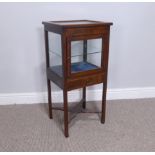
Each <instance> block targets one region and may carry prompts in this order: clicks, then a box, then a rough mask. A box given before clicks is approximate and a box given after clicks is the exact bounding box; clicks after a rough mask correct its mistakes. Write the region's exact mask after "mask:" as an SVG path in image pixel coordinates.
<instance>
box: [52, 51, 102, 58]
mask: <svg viewBox="0 0 155 155" xmlns="http://www.w3.org/2000/svg"><path fill="white" fill-rule="evenodd" d="M49 52H50V53H53V54H55V55H57V56H59V57H61V54H60V52H55V51H52V50H49ZM97 53H101V52H100V51H96V52H89V53H87V54H97ZM87 54H83V53H82V52H78V53H77V54H75V55H72V56H71V57H77V56H83V55H87Z"/></svg>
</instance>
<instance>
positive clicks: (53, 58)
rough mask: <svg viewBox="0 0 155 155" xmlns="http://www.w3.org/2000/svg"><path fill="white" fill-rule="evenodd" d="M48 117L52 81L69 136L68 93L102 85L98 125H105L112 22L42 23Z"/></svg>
mask: <svg viewBox="0 0 155 155" xmlns="http://www.w3.org/2000/svg"><path fill="white" fill-rule="evenodd" d="M43 25H44V32H45V49H46V50H45V51H46V68H47V87H48V105H49V116H50V118H52V117H53V115H52V99H51V81H52V82H54V83H55V84H56V85H57V86H59V87H60V88H61V89H62V90H63V100H64V103H63V105H64V106H63V111H64V134H65V136H66V137H68V136H69V133H68V91H71V90H74V89H79V88H82V89H83V91H82V108H83V109H85V108H86V87H87V86H91V85H94V84H99V83H103V95H102V107H101V123H104V122H105V110H106V91H107V71H108V55H109V35H110V26H111V25H112V23H109V22H101V21H91V20H72V21H49V22H43Z"/></svg>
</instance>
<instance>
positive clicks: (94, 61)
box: [71, 38, 102, 73]
mask: <svg viewBox="0 0 155 155" xmlns="http://www.w3.org/2000/svg"><path fill="white" fill-rule="evenodd" d="M101 51H102V38H97V39H88V40H79V41H71V72H72V73H76V72H82V71H87V70H94V69H98V68H100V67H101Z"/></svg>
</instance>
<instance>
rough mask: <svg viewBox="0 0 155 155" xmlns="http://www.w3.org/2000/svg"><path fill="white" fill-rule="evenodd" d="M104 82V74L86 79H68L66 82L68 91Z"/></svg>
mask: <svg viewBox="0 0 155 155" xmlns="http://www.w3.org/2000/svg"><path fill="white" fill-rule="evenodd" d="M103 81H104V74H98V75H91V76H87V77H80V78H78V79H74V80H73V79H69V80H68V81H67V86H68V90H72V89H78V88H82V87H85V86H91V85H94V84H98V83H102V82H103Z"/></svg>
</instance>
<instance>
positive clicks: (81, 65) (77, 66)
mask: <svg viewBox="0 0 155 155" xmlns="http://www.w3.org/2000/svg"><path fill="white" fill-rule="evenodd" d="M97 68H98V66H96V65H93V64H91V63H89V62H77V63H72V64H71V72H72V73H77V72H82V71H88V70H93V69H97ZM51 70H52V71H53V72H55V73H56V74H58V75H59V76H61V77H62V66H53V67H51Z"/></svg>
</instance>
